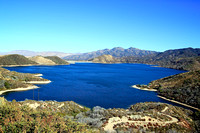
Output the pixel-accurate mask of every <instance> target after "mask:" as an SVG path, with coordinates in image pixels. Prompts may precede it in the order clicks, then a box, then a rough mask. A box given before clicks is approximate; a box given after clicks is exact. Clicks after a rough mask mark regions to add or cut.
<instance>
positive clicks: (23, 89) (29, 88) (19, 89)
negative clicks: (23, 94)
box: [0, 85, 39, 95]
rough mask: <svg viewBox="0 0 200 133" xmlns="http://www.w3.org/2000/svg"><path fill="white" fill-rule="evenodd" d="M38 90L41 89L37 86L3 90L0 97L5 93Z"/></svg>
mask: <svg viewBox="0 0 200 133" xmlns="http://www.w3.org/2000/svg"><path fill="white" fill-rule="evenodd" d="M36 88H39V87H37V86H35V85H31V86H29V87H26V88H16V89H10V90H3V91H0V95H2V94H3V93H5V92H13V91H26V90H31V89H36Z"/></svg>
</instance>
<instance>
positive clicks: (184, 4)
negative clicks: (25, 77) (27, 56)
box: [0, 0, 200, 53]
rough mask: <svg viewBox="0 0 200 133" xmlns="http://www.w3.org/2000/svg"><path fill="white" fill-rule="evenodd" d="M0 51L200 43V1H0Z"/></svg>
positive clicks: (71, 50)
mask: <svg viewBox="0 0 200 133" xmlns="http://www.w3.org/2000/svg"><path fill="white" fill-rule="evenodd" d="M0 46H1V49H0V52H7V51H11V50H33V51H61V52H68V53H75V52H89V51H95V50H98V49H104V48H113V47H124V48H128V47H136V48H139V49H145V50H155V51H164V50H167V49H176V48H184V47H193V48H198V47H200V0H0Z"/></svg>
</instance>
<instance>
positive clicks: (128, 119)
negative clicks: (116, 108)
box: [104, 107, 178, 133]
mask: <svg viewBox="0 0 200 133" xmlns="http://www.w3.org/2000/svg"><path fill="white" fill-rule="evenodd" d="M167 109H168V107H165V108H164V109H163V110H162V111H161V112H162V113H160V112H158V114H159V115H164V116H167V117H168V119H169V121H163V120H161V119H155V118H152V117H150V116H144V117H142V116H141V115H131V116H123V117H122V118H119V117H112V118H110V119H109V120H108V123H107V124H106V125H105V127H104V130H105V131H107V132H109V133H113V132H116V131H115V130H114V126H116V125H119V124H120V125H123V127H130V126H132V127H135V128H139V127H141V126H142V127H143V128H144V129H147V128H148V127H159V126H165V125H166V124H170V123H176V122H178V119H177V118H175V117H172V116H169V115H166V114H163V112H165V111H166V110H167Z"/></svg>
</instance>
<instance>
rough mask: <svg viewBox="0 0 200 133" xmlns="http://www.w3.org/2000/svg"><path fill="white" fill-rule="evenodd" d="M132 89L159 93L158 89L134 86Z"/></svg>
mask: <svg viewBox="0 0 200 133" xmlns="http://www.w3.org/2000/svg"><path fill="white" fill-rule="evenodd" d="M131 87H133V88H136V89H139V90H145V91H157V90H156V89H145V88H142V87H137V86H136V85H133V86H131Z"/></svg>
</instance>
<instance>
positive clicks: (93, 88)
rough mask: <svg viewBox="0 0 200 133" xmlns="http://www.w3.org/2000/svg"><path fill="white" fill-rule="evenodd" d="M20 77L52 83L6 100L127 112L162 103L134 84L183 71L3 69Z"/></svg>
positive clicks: (114, 67) (97, 66) (89, 67)
mask: <svg viewBox="0 0 200 133" xmlns="http://www.w3.org/2000/svg"><path fill="white" fill-rule="evenodd" d="M6 69H9V70H12V71H17V72H23V73H41V74H43V78H46V79H49V80H51V81H52V82H51V83H50V84H46V85H37V86H39V87H40V88H39V89H35V90H28V91H21V92H9V93H5V94H3V96H4V97H5V98H6V99H7V100H10V101H11V100H13V99H16V100H17V101H23V100H25V99H33V92H34V99H38V92H39V99H40V100H56V101H75V102H77V103H79V104H81V105H84V106H87V107H90V108H92V107H94V106H101V107H104V108H119V107H120V108H127V107H129V106H130V105H132V104H135V103H138V102H147V101H154V102H165V103H170V102H168V101H165V100H163V99H161V98H159V97H157V93H156V92H150V91H143V90H138V89H135V88H132V87H131V86H132V85H135V84H148V83H149V82H150V81H152V80H156V79H160V78H163V77H166V76H170V75H174V74H178V73H182V72H184V71H180V70H174V69H167V68H161V67H152V66H150V65H144V64H96V63H76V64H71V65H60V66H26V67H6Z"/></svg>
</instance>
